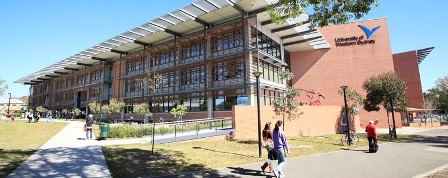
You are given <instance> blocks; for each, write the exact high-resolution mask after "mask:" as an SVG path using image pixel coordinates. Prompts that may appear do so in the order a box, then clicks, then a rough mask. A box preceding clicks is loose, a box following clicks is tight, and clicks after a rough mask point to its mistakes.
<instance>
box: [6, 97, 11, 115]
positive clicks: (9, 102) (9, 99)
mask: <svg viewBox="0 0 448 178" xmlns="http://www.w3.org/2000/svg"><path fill="white" fill-rule="evenodd" d="M8 94H9V98H8V112H6V114H7V115H9V105H11V93H8Z"/></svg>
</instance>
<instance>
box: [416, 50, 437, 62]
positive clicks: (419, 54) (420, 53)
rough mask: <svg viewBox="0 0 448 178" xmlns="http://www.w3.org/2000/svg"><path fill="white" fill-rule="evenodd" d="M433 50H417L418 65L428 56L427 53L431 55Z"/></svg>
mask: <svg viewBox="0 0 448 178" xmlns="http://www.w3.org/2000/svg"><path fill="white" fill-rule="evenodd" d="M433 49H434V47H429V48H424V49H419V50H417V60H418V63H419V64H420V63H421V62H422V61H423V60H424V59H425V58H426V56H428V55H429V53H431V51H432V50H433Z"/></svg>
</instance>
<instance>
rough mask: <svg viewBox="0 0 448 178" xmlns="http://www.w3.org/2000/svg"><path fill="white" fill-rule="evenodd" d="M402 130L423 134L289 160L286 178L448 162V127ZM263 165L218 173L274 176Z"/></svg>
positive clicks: (393, 171) (398, 171)
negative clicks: (371, 150) (372, 147)
mask: <svg viewBox="0 0 448 178" xmlns="http://www.w3.org/2000/svg"><path fill="white" fill-rule="evenodd" d="M401 132H402V133H408V134H411V133H413V134H418V135H422V136H424V137H422V138H419V139H417V140H414V141H408V142H399V143H386V144H381V145H380V146H379V151H378V153H375V154H372V153H367V151H368V148H367V147H363V148H357V149H353V150H343V151H337V152H332V153H325V154H319V155H311V156H305V157H300V158H292V159H288V162H287V165H286V166H285V167H284V171H285V174H286V175H287V177H319V178H327V177H328V178H334V177H344V178H351V177H353V178H355V177H366V178H369V177H372V178H376V177H382V178H388V177H390V178H395V177H414V176H416V177H423V176H425V175H427V174H426V173H427V172H431V171H432V170H434V169H437V168H440V167H446V165H448V127H444V128H441V129H413V128H410V129H408V128H406V129H403V130H401ZM397 133H400V131H397ZM260 166H261V163H258V164H250V165H243V166H233V167H227V168H224V169H219V170H218V172H219V173H218V175H220V176H226V177H272V176H273V174H267V175H262V174H260V171H259V170H260ZM190 176H197V175H190ZM187 177H188V176H187ZM200 177H207V176H200Z"/></svg>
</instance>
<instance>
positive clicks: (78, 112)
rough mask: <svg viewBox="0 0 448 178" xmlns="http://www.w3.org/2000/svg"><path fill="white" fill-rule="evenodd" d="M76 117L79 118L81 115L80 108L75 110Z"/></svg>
mask: <svg viewBox="0 0 448 178" xmlns="http://www.w3.org/2000/svg"><path fill="white" fill-rule="evenodd" d="M73 112H74V113H75V115H76V116H79V115H80V114H81V110H80V109H79V108H76V109H74V110H73Z"/></svg>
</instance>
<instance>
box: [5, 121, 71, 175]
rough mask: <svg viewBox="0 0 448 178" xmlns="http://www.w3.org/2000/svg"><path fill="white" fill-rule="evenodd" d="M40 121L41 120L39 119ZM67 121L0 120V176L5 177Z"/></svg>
mask: <svg viewBox="0 0 448 178" xmlns="http://www.w3.org/2000/svg"><path fill="white" fill-rule="evenodd" d="M40 121H42V120H40ZM65 125H67V123H62V122H53V123H49V124H48V123H45V120H43V122H40V123H37V124H36V123H28V120H17V121H16V122H12V123H6V122H4V121H0V177H6V176H7V175H8V174H10V173H11V172H12V171H13V170H14V169H15V168H16V167H18V166H19V165H20V164H21V163H22V162H23V161H25V160H26V159H27V158H28V157H29V156H30V155H32V154H33V153H34V152H35V151H36V150H37V149H38V148H39V147H41V146H42V145H43V144H44V143H45V142H47V140H49V139H50V138H51V137H52V136H53V135H55V134H56V133H57V132H59V131H60V130H61V129H62V128H64V126H65Z"/></svg>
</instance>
